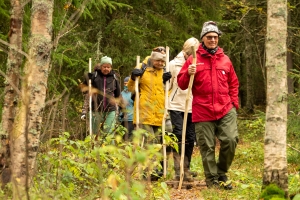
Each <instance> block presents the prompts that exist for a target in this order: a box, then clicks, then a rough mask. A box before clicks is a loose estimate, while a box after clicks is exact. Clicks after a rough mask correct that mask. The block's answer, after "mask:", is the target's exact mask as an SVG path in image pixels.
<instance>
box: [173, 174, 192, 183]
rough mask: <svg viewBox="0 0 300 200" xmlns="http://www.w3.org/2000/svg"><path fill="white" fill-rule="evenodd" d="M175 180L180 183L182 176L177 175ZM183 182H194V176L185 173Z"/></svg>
mask: <svg viewBox="0 0 300 200" xmlns="http://www.w3.org/2000/svg"><path fill="white" fill-rule="evenodd" d="M175 180H176V181H180V175H175ZM183 181H185V182H193V181H194V179H193V177H192V175H191V174H190V173H189V172H184V177H183Z"/></svg>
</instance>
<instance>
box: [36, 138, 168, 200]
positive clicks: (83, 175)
mask: <svg viewBox="0 0 300 200" xmlns="http://www.w3.org/2000/svg"><path fill="white" fill-rule="evenodd" d="M136 135H141V134H140V133H138V132H136ZM121 138H122V137H121V136H120V135H118V136H117V137H116V139H115V140H112V138H110V137H106V139H105V140H101V139H99V138H98V139H95V137H90V136H88V137H87V138H86V139H85V140H71V139H70V134H69V133H66V132H65V133H63V134H61V136H60V137H59V138H54V139H51V140H50V141H49V142H47V143H45V144H42V146H41V151H42V152H41V153H40V154H39V156H38V164H37V169H38V172H37V175H36V177H35V180H34V183H35V185H34V189H33V190H32V191H31V196H32V199H41V198H42V199H85V200H86V199H87V200H88V199H102V200H105V199H107V200H108V199H124V200H125V199H132V200H134V199H136V200H140V199H169V196H170V195H169V191H168V188H167V185H166V184H165V183H164V182H157V184H155V185H153V184H151V183H150V182H148V181H147V180H146V179H145V178H144V177H143V175H142V174H143V173H151V172H153V170H154V169H155V168H161V166H160V163H159V162H158V160H159V159H161V154H160V151H161V145H147V146H145V145H144V146H143V147H141V146H142V145H141V141H142V139H141V138H140V137H139V136H136V137H135V138H134V139H133V142H131V143H125V142H123V141H122V139H121Z"/></svg>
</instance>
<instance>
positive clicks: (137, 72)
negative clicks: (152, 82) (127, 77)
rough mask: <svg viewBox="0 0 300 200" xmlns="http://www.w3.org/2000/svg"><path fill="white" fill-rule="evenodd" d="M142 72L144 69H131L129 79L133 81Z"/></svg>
mask: <svg viewBox="0 0 300 200" xmlns="http://www.w3.org/2000/svg"><path fill="white" fill-rule="evenodd" d="M143 73H144V71H143V70H141V69H133V70H132V72H131V79H132V80H134V81H135V78H136V77H137V76H142V75H143Z"/></svg>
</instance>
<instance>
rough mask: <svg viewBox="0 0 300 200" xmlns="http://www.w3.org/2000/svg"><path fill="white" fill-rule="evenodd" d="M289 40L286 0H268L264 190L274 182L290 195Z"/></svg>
mask: <svg viewBox="0 0 300 200" xmlns="http://www.w3.org/2000/svg"><path fill="white" fill-rule="evenodd" d="M286 39H287V2H286V0H268V17H267V38H266V68H267V110H266V133H265V139H264V142H265V149H264V150H265V157H264V174H263V187H265V186H267V185H269V184H271V183H274V184H276V185H277V186H279V187H280V188H282V189H283V190H284V191H285V192H286V196H288V172H287V155H286V133H287V124H286V123H287V94H288V90H287V62H286V56H287V47H286Z"/></svg>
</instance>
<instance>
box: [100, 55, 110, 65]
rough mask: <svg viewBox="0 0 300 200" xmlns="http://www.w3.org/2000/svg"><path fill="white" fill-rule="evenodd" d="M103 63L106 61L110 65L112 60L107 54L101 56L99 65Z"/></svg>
mask: <svg viewBox="0 0 300 200" xmlns="http://www.w3.org/2000/svg"><path fill="white" fill-rule="evenodd" d="M105 63H108V64H111V65H112V60H111V58H110V57H108V56H104V57H102V58H101V62H100V65H103V64H105Z"/></svg>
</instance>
